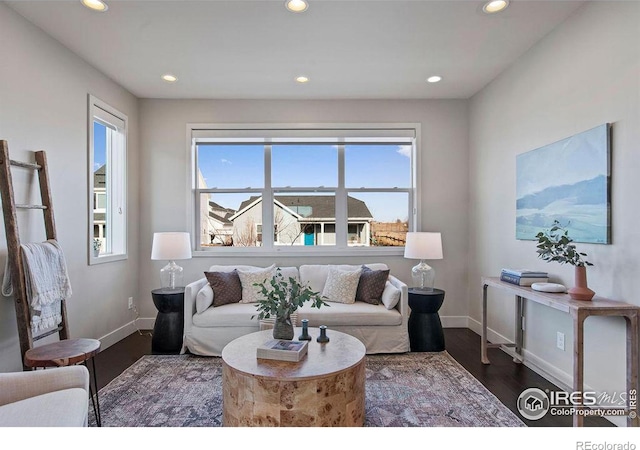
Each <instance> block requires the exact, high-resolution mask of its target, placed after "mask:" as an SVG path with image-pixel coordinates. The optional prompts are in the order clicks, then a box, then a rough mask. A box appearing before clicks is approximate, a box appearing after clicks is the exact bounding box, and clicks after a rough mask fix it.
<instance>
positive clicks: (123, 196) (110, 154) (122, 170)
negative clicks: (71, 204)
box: [87, 94, 129, 265]
mask: <svg viewBox="0 0 640 450" xmlns="http://www.w3.org/2000/svg"><path fill="white" fill-rule="evenodd" d="M96 118H97V119H98V120H97V121H98V122H103V123H109V122H113V123H115V124H116V125H115V130H116V131H117V133H118V135H119V136H120V139H119V141H118V142H110V141H111V139H109V144H108V145H109V147H110V148H107V156H106V158H107V160H108V161H109V162H110V163H111V164H110V165H108V166H107V168H108V169H109V174H108V177H109V181H108V182H109V184H108V186H109V187H108V189H107V190H110V192H106V193H105V195H106V205H105V208H104V209H105V210H106V211H107V213H106V214H107V216H106V217H105V220H106V228H107V233H108V234H109V235H110V242H109V244H108V247H107V248H108V249H109V250H110V251H109V253H106V254H101V255H99V256H97V257H96V256H94V255H93V238H94V225H95V221H94V212H95V211H94V210H95V209H96V206H97V205H96V204H94V201H95V202H97V196H98V193H96V192H95V186H94V173H95V170H94V155H95V149H94V122H96ZM128 125H129V118H128V117H127V115H126V114H124V113H122V112H121V111H119V110H117V109H116V108H114V107H112V106H111V105H109V104H107V103H106V102H104V101H102V100H100V99H99V98H97V97H95V96H93V95H91V94H89V95H88V114H87V128H88V133H87V136H88V143H87V149H88V156H87V160H88V171H87V172H88V183H87V184H88V191H87V194H88V205H87V210H88V243H87V249H88V264H89V265H95V264H104V263H108V262H112V261H121V260H126V259H127V258H128V238H127V234H128V233H127V227H128V224H127V212H128V211H127V209H128V208H127V149H128V140H129V136H128V131H129V126H128ZM112 126H113V125H112ZM108 128H111V127H108ZM112 129H113V128H112ZM110 166H111V167H110ZM109 194H111V195H109ZM119 209H121V210H122V213H121V214H120V217H119V218H118V219H117V220H116V221H114V220H113V216H114V212H115V211H117V210H119Z"/></svg>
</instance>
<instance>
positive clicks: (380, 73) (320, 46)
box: [6, 0, 583, 99]
mask: <svg viewBox="0 0 640 450" xmlns="http://www.w3.org/2000/svg"><path fill="white" fill-rule="evenodd" d="M105 1H106V3H107V4H108V5H109V10H108V11H107V12H105V13H98V12H94V11H91V10H89V9H87V8H85V7H84V6H82V4H81V3H80V1H79V0H64V1H62V0H60V1H59V0H47V1H32V0H21V1H9V2H6V3H7V4H8V5H9V6H10V7H11V8H13V9H14V10H15V11H17V12H18V13H19V14H21V15H22V16H24V17H25V18H26V19H28V20H29V21H31V22H32V23H34V24H35V25H37V26H38V27H40V28H41V29H43V30H44V31H45V32H46V33H48V34H49V35H51V36H52V37H54V38H55V39H57V40H58V41H60V42H61V43H62V44H63V45H64V46H65V47H67V48H69V49H71V50H72V51H73V52H75V53H76V54H78V55H79V56H80V57H82V58H83V59H84V60H86V61H88V62H89V63H90V64H92V65H93V66H95V67H96V68H98V69H99V70H100V71H101V72H103V73H104V74H106V75H107V76H109V77H110V78H112V79H113V80H115V81H116V82H117V83H119V84H120V85H122V86H124V87H125V88H126V89H128V90H129V91H130V92H131V93H133V94H134V95H136V96H137V97H140V98H209V99H210V98H219V99H221V98H233V99H241V98H242V99H339V98H358V99H365V98H367V99H368V98H371V99H390V98H393V99H424V98H468V97H470V96H472V95H473V94H475V93H476V92H478V91H479V90H480V89H482V88H483V87H484V86H485V85H487V84H488V83H489V82H490V81H491V80H492V79H494V78H495V77H496V76H497V75H498V74H499V73H500V72H502V71H503V70H505V69H506V68H507V67H509V66H510V65H511V64H512V63H513V62H514V61H515V60H516V59H517V58H518V57H520V56H521V55H522V54H524V53H525V52H526V51H527V50H528V49H529V48H531V46H532V45H534V44H535V43H536V42H538V41H539V40H540V39H542V38H543V37H544V36H545V35H547V34H548V33H549V32H550V31H551V30H553V29H554V28H555V27H557V26H558V25H559V24H561V23H562V22H563V21H564V20H565V19H566V18H567V17H568V16H569V15H571V13H573V12H574V11H575V10H576V9H577V8H579V7H580V6H581V4H582V3H583V1H524V0H523V1H518V0H512V1H511V4H510V6H509V7H508V8H507V9H506V10H504V11H503V12H501V13H497V14H493V15H487V14H484V13H482V5H483V3H484V2H481V1H465V0H446V1H428V0H411V1H403V0H388V1H385V0H352V1H338V0H309V2H310V6H309V9H308V10H307V11H306V12H304V13H301V14H294V13H291V12H289V11H287V10H286V9H285V8H284V2H283V1H282V0H260V1H247V0H231V1H223V0H211V1H203V0H200V1H189V0H180V1H171V0H155V1H154V0H144V1H137V0H105ZM167 72H170V73H172V74H175V75H176V76H177V77H178V81H177V82H176V83H172V84H169V83H166V82H164V81H162V80H161V78H160V76H161V75H162V74H164V73H167ZM298 75H306V76H307V77H309V78H310V82H308V83H306V84H300V83H296V82H295V81H294V78H295V77H296V76H298ZM431 75H440V76H442V78H443V79H442V81H440V82H439V83H427V82H426V79H427V78H428V77H429V76H431Z"/></svg>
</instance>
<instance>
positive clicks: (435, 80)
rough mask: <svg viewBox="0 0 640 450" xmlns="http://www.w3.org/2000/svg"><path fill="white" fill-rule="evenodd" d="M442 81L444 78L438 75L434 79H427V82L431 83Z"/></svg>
mask: <svg viewBox="0 0 640 450" xmlns="http://www.w3.org/2000/svg"><path fill="white" fill-rule="evenodd" d="M440 80H442V77H439V76H438V75H434V76H432V77H429V78H427V81H428V82H429V83H437V82H438V81H440Z"/></svg>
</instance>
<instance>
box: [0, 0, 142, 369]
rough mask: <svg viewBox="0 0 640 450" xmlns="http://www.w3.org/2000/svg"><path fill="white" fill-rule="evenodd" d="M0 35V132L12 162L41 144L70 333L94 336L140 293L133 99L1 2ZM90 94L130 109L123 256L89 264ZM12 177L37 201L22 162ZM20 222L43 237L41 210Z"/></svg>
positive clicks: (13, 332) (17, 362) (3, 342)
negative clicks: (64, 267) (66, 283)
mask: <svg viewBox="0 0 640 450" xmlns="http://www.w3.org/2000/svg"><path fill="white" fill-rule="evenodd" d="M0 43H1V44H0V60H1V61H2V70H0V139H3V140H6V141H8V143H9V152H10V154H11V158H12V159H16V160H22V161H29V160H32V159H33V151H35V150H46V152H47V158H48V162H49V175H50V181H51V190H52V194H53V202H54V212H55V219H56V228H57V231H58V241H59V242H60V244H61V246H62V248H63V250H64V252H65V256H66V259H67V263H68V269H69V276H70V279H71V286H72V289H73V296H72V297H71V298H70V299H69V301H68V314H69V321H70V331H71V337H90V338H101V337H103V336H105V335H107V334H108V333H111V332H112V331H114V330H117V329H118V328H120V327H122V326H124V325H125V324H127V323H129V322H131V320H132V319H133V317H132V314H131V312H130V311H128V310H127V306H126V305H127V298H128V297H130V296H133V297H135V296H136V294H137V292H138V291H137V289H138V283H137V272H138V226H137V224H138V221H139V213H138V209H139V208H138V207H139V203H138V190H139V185H138V181H137V176H136V175H137V173H138V170H139V168H138V106H137V99H136V98H135V97H134V96H132V95H131V94H130V93H128V92H127V91H125V90H124V89H122V88H121V87H119V86H118V85H117V84H116V83H114V82H113V81H111V80H109V79H108V78H106V77H105V76H104V75H102V74H101V73H100V72H99V71H97V70H96V69H94V68H93V67H91V66H89V65H88V64H86V63H85V62H83V61H82V60H81V59H80V58H78V57H77V56H76V55H75V54H73V53H71V52H70V51H69V50H67V49H66V48H65V47H63V46H62V45H60V44H59V43H58V42H57V41H54V40H53V39H51V38H50V37H49V36H48V35H46V34H44V33H43V32H42V31H41V30H39V29H38V28H36V27H34V26H33V25H32V24H30V23H29V22H27V21H26V20H25V19H23V18H22V17H21V16H19V15H18V14H16V13H15V12H14V11H12V10H11V9H9V8H8V7H7V6H5V5H4V4H2V3H0ZM88 94H93V95H95V96H97V97H98V98H100V99H102V100H104V101H105V102H107V103H109V104H111V105H112V106H114V107H115V108H117V109H119V110H120V111H122V112H124V113H125V114H127V115H128V117H129V157H128V164H129V178H128V200H129V229H128V233H129V258H128V260H126V261H120V262H113V263H108V264H101V265H96V266H89V265H88V264H87V252H88V237H87V230H88V224H87V220H88V219H87V217H88V212H87V211H88V195H87V95H88ZM13 175H14V184H15V190H16V198H17V199H22V200H20V201H19V203H26V202H27V200H28V199H29V195H31V197H32V203H38V201H37V198H36V196H37V195H39V189H38V187H37V181H36V180H34V179H33V178H30V177H28V176H27V175H26V172H25V171H23V170H22V169H14V170H13ZM18 220H19V226H20V227H21V231H22V233H21V235H22V236H21V240H22V241H35V242H38V241H42V240H44V239H45V234H44V227H43V226H42V224H43V220H42V213H41V212H26V213H19V216H18ZM0 229H1V230H2V231H1V233H0V236H2V237H0V270H1V268H4V265H5V261H6V257H7V250H6V240H5V238H4V236H5V233H4V222H2V224H0ZM131 331H132V329H129V330H128V332H126V333H124V334H123V335H120V337H119V338H118V337H116V336H114V338H118V339H121V338H122V337H124V336H126V335H127V334H129V333H130V332H131ZM51 339H53V337H52V338H51ZM107 341H109V339H108V338H107V339H106V341H105V344H108V342H107ZM21 368H22V363H21V358H20V349H19V345H18V335H17V328H16V318H15V308H14V303H13V299H12V298H11V299H10V298H4V297H0V372H5V371H12V370H21Z"/></svg>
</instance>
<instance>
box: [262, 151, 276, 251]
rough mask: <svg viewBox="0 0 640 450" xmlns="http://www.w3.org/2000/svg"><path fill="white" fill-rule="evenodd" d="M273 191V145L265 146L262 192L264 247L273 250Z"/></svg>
mask: <svg viewBox="0 0 640 450" xmlns="http://www.w3.org/2000/svg"><path fill="white" fill-rule="evenodd" d="M273 224H274V221H273V189H272V187H271V144H265V146H264V189H263V190H262V246H263V247H265V248H268V249H272V248H273V234H274V230H273V228H274V227H273Z"/></svg>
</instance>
